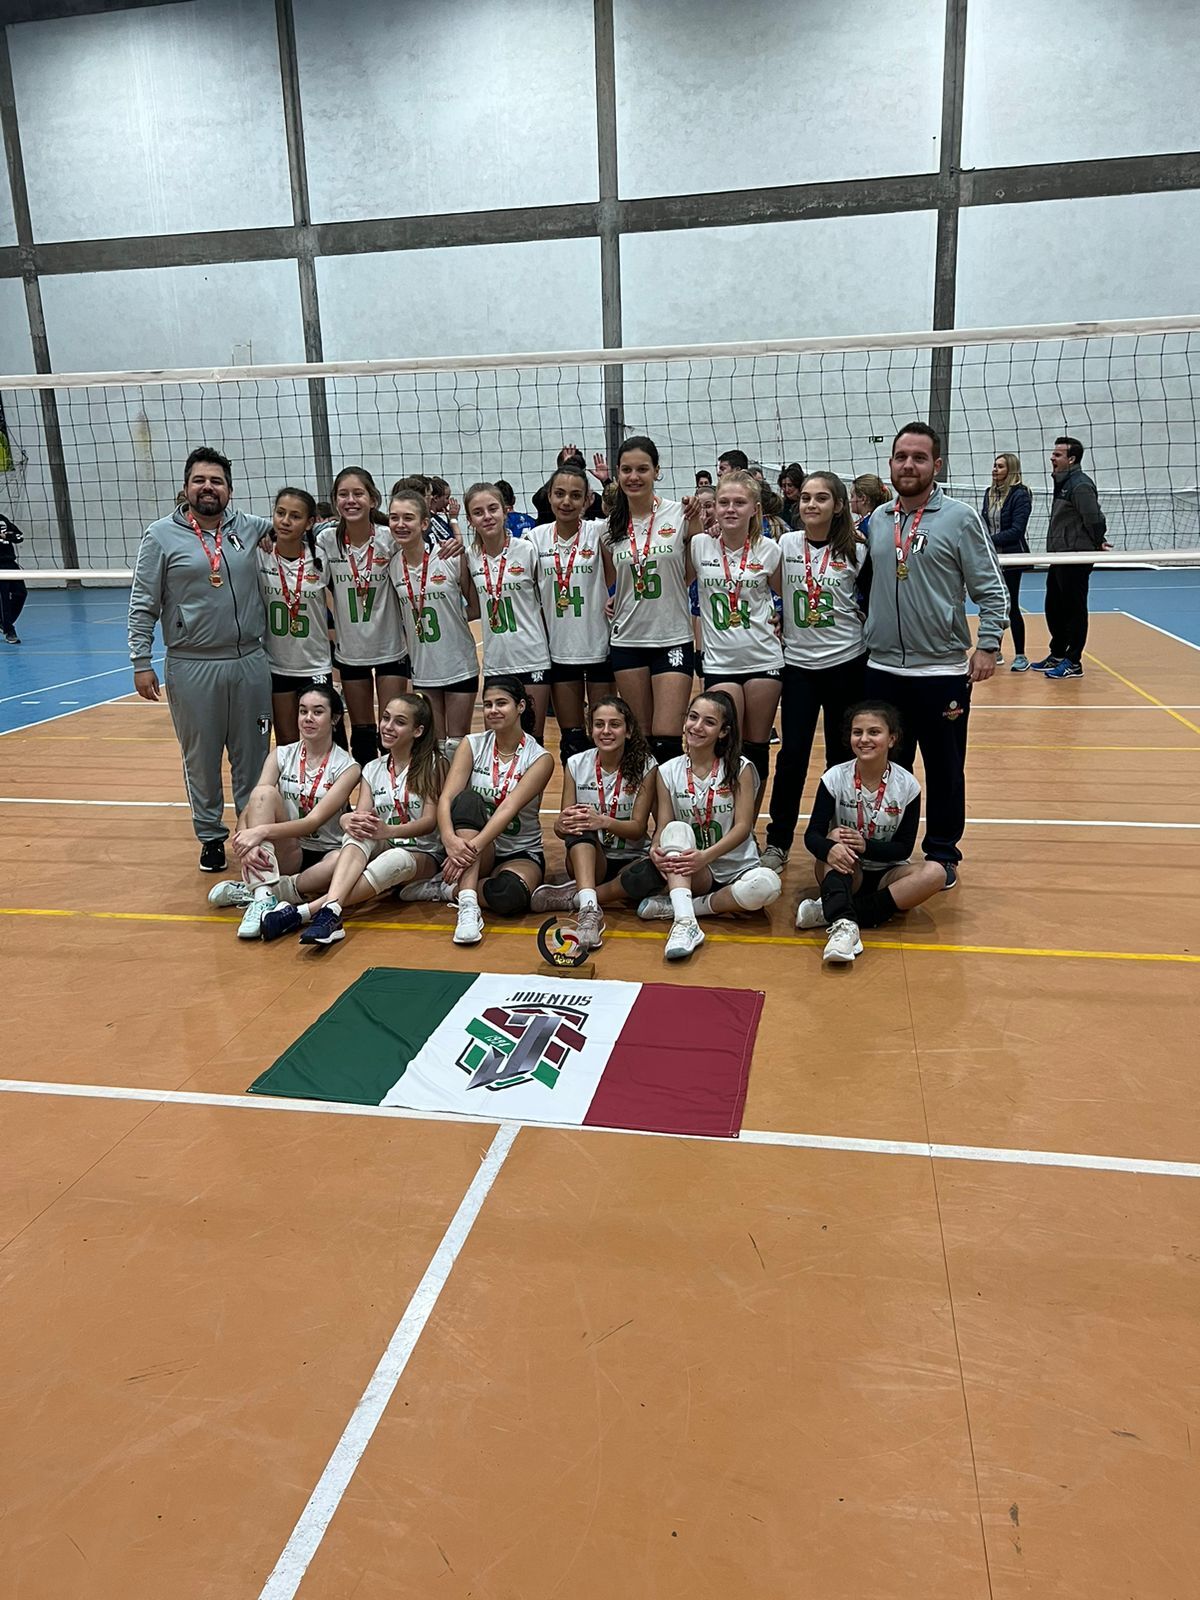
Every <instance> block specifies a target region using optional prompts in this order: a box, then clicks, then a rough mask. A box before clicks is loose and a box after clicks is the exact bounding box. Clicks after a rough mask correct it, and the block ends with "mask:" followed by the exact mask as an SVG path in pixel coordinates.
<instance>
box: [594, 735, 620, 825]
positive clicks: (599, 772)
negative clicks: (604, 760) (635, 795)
mask: <svg viewBox="0 0 1200 1600" xmlns="http://www.w3.org/2000/svg"><path fill="white" fill-rule="evenodd" d="M620 798H621V769H620V767H618V768H617V781H616V783H614V784H613V793H612V810H611V811H610V810H609V809H608V807H607V806H606V805H605V804H604V768H603V767H602V766H601V765H600V752H599V751H598V750H597V752H596V810H597V811H599V813H600V815H601V816H602V817H612V818H613V820H614V821H615V820H616V816H617V801H618V800H619V799H620Z"/></svg>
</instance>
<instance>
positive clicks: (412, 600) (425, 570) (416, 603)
mask: <svg viewBox="0 0 1200 1600" xmlns="http://www.w3.org/2000/svg"><path fill="white" fill-rule="evenodd" d="M400 562H401V565H402V566H403V568H404V587H405V588H406V589H407V590H408V603H409V605H410V606H411V607H412V609H413V622H414V623H415V622H416V620H417V614H418V612H421V611H424V609H425V580H426V578H427V577H428V575H429V551H428V550H426V552H425V554H424V555H423V556H422V557H421V592H420V594H419V595H418V594H414V593H413V586H412V579H411V578H410V577H409V575H408V557H407V556H406V555H405V554H404V552H403V551H401V552H400ZM391 764H392V760H391V757H390V756H389V757H388V768H389V770H390V768H391Z"/></svg>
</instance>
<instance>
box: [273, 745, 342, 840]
mask: <svg viewBox="0 0 1200 1600" xmlns="http://www.w3.org/2000/svg"><path fill="white" fill-rule="evenodd" d="M302 742H303V741H301V742H300V743H297V744H285V745H284V747H283V748H282V750H276V752H275V758H276V760H277V761H278V762H279V792H280V794H281V795H282V796H283V802H284V805H285V806H286V807H287V814H288V821H289V822H298V821H299V820H300V817H301V814H302V813H301V810H300V755H301V744H302ZM353 765H354V757H353V756H352V755H351V754H350V753H349V751H347V750H343V749H342V747H341V745H340V744H335V745H334V746H333V748H332V749H331V750H330V752H329V765H328V766H327V767H326V768H325V771H324V772H322V773H321V779H320V782H319V783H318V784H317V787H316V793H315V795H313V801H312V805H307V804H306V807H305V811H304V813H303V814H304V815H307V814H308V812H309V811H312V810H314V809H315V808H316V806H317V805H319V803H320V802H321V801H322V800H323V799H324V798H325V796H326V795H327V794H328V793H329V791H330V789H332V788H333V786H334V784H335V783H336V782H337V781H338V779H339V778H340V777H341V776H342V774H343V773H344V772H345V771H346V770H347V769H348V768H350V767H352V766H353ZM320 766H321V763H320V761H312V760H308V761H306V762H305V769H304V798H305V801H306V802H307V800H308V797H309V795H311V794H313V779H314V778H316V776H317V773H318V771H319V770H320ZM349 809H350V808H349V806H343V807H342V812H345V811H348V810H349ZM340 816H341V812H335V813H334V815H333V816H332V817H330V819H329V821H328V822H324V823H322V824H321V826H320V828H318V830H317V831H316V833H310V834H306V835H305V836H304V838H302V839H301V840H300V848H301V849H302V850H319V851H320V852H321V853H322V854H324V853H325V851H327V850H337V849H338V848H339V847H340V846H341V843H342V837H343V836H342V829H341V824H340V821H339V817H340Z"/></svg>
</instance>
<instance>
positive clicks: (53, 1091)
mask: <svg viewBox="0 0 1200 1600" xmlns="http://www.w3.org/2000/svg"><path fill="white" fill-rule="evenodd" d="M0 1094H28V1095H43V1096H46V1097H50V1098H54V1097H57V1098H62V1099H69V1100H133V1101H141V1102H149V1103H151V1104H153V1105H163V1106H173V1105H185V1106H211V1107H215V1108H225V1109H228V1110H233V1111H277V1112H285V1113H298V1114H299V1115H302V1116H318V1117H383V1118H388V1117H390V1118H393V1119H396V1118H399V1120H400V1121H402V1122H440V1123H443V1124H446V1123H451V1124H458V1123H467V1124H470V1125H472V1126H482V1127H489V1128H494V1127H496V1126H497V1125H499V1127H500V1128H501V1129H502V1130H503V1129H504V1128H505V1127H511V1128H513V1129H515V1128H517V1127H527V1128H530V1129H532V1130H533V1131H535V1132H536V1131H539V1130H542V1129H544V1130H546V1131H547V1132H550V1133H585V1134H588V1135H589V1136H590V1135H592V1134H608V1135H609V1136H611V1137H614V1138H626V1139H630V1138H632V1139H676V1140H679V1139H682V1140H685V1141H687V1142H688V1143H693V1144H715V1145H731V1144H733V1145H737V1144H743V1145H755V1146H757V1145H775V1146H779V1147H782V1148H785V1149H796V1150H825V1151H832V1152H837V1153H841V1154H846V1155H870V1156H909V1157H912V1156H916V1157H920V1158H922V1159H924V1160H935V1161H978V1162H983V1163H988V1164H998V1165H1001V1166H1019V1167H1068V1168H1072V1169H1074V1170H1077V1171H1083V1172H1125V1173H1132V1174H1135V1175H1137V1176H1141V1177H1158V1178H1200V1162H1197V1161H1163V1160H1158V1159H1155V1158H1152V1157H1148V1156H1097V1155H1088V1154H1086V1153H1084V1152H1081V1151H1072V1150H1020V1149H1015V1148H1008V1147H1006V1146H1004V1145H974V1144H939V1143H936V1142H933V1141H927V1140H924V1139H859V1138H854V1137H852V1136H850V1135H843V1134H827V1133H788V1132H786V1131H783V1132H777V1131H775V1130H774V1129H769V1128H762V1129H760V1128H743V1129H742V1130H741V1132H740V1133H739V1134H738V1136H737V1138H736V1139H715V1138H710V1137H708V1136H706V1135H703V1134H694V1133H688V1134H679V1133H656V1132H653V1131H651V1130H649V1129H644V1128H605V1127H601V1126H598V1125H594V1124H593V1125H589V1126H582V1125H580V1124H578V1123H573V1122H528V1123H519V1124H518V1123H505V1122H503V1121H500V1120H499V1119H498V1118H496V1117H485V1116H472V1115H470V1114H469V1113H468V1112H464V1111H455V1112H453V1113H450V1112H439V1111H417V1110H413V1109H411V1108H409V1107H407V1106H361V1105H351V1104H349V1103H348V1102H346V1101H342V1100H289V1099H285V1098H282V1097H280V1098H278V1099H276V1098H274V1097H273V1096H271V1095H253V1094H207V1093H204V1092H203V1091H201V1090H198V1089H132V1088H125V1087H123V1086H121V1085H118V1084H104V1083H54V1082H39V1081H33V1080H26V1079H23V1078H0Z"/></svg>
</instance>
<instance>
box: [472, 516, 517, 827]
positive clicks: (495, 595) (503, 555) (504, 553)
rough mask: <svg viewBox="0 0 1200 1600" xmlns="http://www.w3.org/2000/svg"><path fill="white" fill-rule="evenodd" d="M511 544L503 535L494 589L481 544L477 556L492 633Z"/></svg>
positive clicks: (498, 614)
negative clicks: (479, 560)
mask: <svg viewBox="0 0 1200 1600" xmlns="http://www.w3.org/2000/svg"><path fill="white" fill-rule="evenodd" d="M511 543H512V534H511V533H509V534H505V536H504V548H503V550H501V552H500V566H499V569H498V570H497V573H496V587H495V588H494V589H493V588H492V569H491V567H490V565H489V564H488V558H487V551H486V550H485V549H484V548H483V545H482V544H480V546H479V554H480V556H481V557H482V559H483V586H484V588H485V589H486V590H487V597H488V622H489V623H490V624H493V627H492V631H493V633H494V632H495V627H494V624H495V622H496V621H497V619H498V618H499V616H500V601H501V599H502V598H503V590H504V569H505V567H506V566H507V565H508V547H509V545H510V544H511ZM496 804H497V805H499V804H500V802H499V801H497V802H496Z"/></svg>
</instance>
